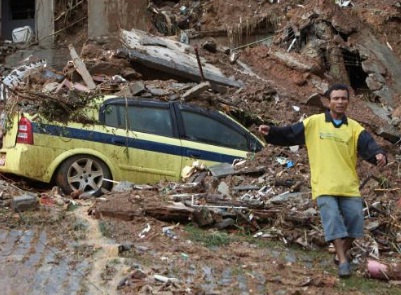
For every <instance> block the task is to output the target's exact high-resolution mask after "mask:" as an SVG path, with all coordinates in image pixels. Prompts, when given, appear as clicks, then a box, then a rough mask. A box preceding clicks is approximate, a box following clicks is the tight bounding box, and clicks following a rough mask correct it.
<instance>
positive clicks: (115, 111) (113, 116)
mask: <svg viewBox="0 0 401 295" xmlns="http://www.w3.org/2000/svg"><path fill="white" fill-rule="evenodd" d="M105 124H106V125H107V126H111V127H117V128H128V129H129V130H133V131H138V132H143V133H150V134H156V135H162V136H170V137H172V136H173V123H172V120H171V116H170V110H169V109H167V108H158V107H153V106H139V105H128V107H126V106H125V105H109V106H108V107H107V112H106V113H105ZM126 125H127V127H125V126H126Z"/></svg>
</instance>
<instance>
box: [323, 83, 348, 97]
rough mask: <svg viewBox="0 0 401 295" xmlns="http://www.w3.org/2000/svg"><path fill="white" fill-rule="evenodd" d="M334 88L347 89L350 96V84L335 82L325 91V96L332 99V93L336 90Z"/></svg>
mask: <svg viewBox="0 0 401 295" xmlns="http://www.w3.org/2000/svg"><path fill="white" fill-rule="evenodd" d="M334 90H345V91H347V96H348V98H349V89H348V86H347V85H345V84H334V85H332V86H331V87H330V88H329V89H328V90H327V91H326V92H325V93H324V96H325V97H327V98H328V99H330V94H331V93H332V92H333V91H334Z"/></svg>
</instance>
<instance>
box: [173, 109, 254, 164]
mask: <svg viewBox="0 0 401 295" xmlns="http://www.w3.org/2000/svg"><path fill="white" fill-rule="evenodd" d="M175 110H176V112H177V118H178V121H179V133H180V137H181V143H182V147H183V165H191V164H192V162H193V161H195V160H199V161H201V162H203V163H205V164H206V165H209V166H210V165H213V164H217V163H222V162H226V163H232V162H233V160H234V159H238V158H246V157H247V155H248V150H249V149H250V138H249V132H248V131H247V130H246V129H245V128H244V127H242V126H241V125H239V124H238V123H237V122H235V121H233V120H231V119H229V118H227V117H226V116H224V115H222V114H220V113H218V112H213V111H207V110H205V109H201V108H198V107H194V106H190V105H186V104H179V103H177V104H175ZM258 145H260V143H258Z"/></svg>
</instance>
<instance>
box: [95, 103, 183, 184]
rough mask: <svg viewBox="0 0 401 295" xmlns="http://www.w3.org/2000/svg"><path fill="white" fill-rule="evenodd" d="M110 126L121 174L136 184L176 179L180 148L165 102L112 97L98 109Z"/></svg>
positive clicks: (179, 162) (174, 122)
mask: <svg viewBox="0 0 401 295" xmlns="http://www.w3.org/2000/svg"><path fill="white" fill-rule="evenodd" d="M101 114H102V115H101V121H103V122H104V124H105V125H106V126H108V128H110V133H111V142H112V143H113V144H114V145H115V147H116V148H115V150H114V153H115V158H118V168H119V169H120V172H121V177H122V178H123V179H126V180H130V181H133V182H135V183H155V182H157V181H159V180H164V179H166V180H171V181H177V180H179V176H180V173H181V166H182V165H181V161H182V157H181V154H182V147H181V142H180V140H179V139H178V138H177V135H178V130H177V124H176V119H175V117H174V111H173V109H172V108H171V106H170V105H169V104H168V103H165V102H156V101H143V100H138V99H130V100H126V99H121V98H120V99H113V100H109V101H107V102H106V103H105V104H104V105H103V107H102V110H101Z"/></svg>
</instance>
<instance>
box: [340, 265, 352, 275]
mask: <svg viewBox="0 0 401 295" xmlns="http://www.w3.org/2000/svg"><path fill="white" fill-rule="evenodd" d="M338 276H339V277H340V278H348V277H349V276H351V267H350V265H349V263H348V262H344V263H341V264H340V265H339V266H338Z"/></svg>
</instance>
